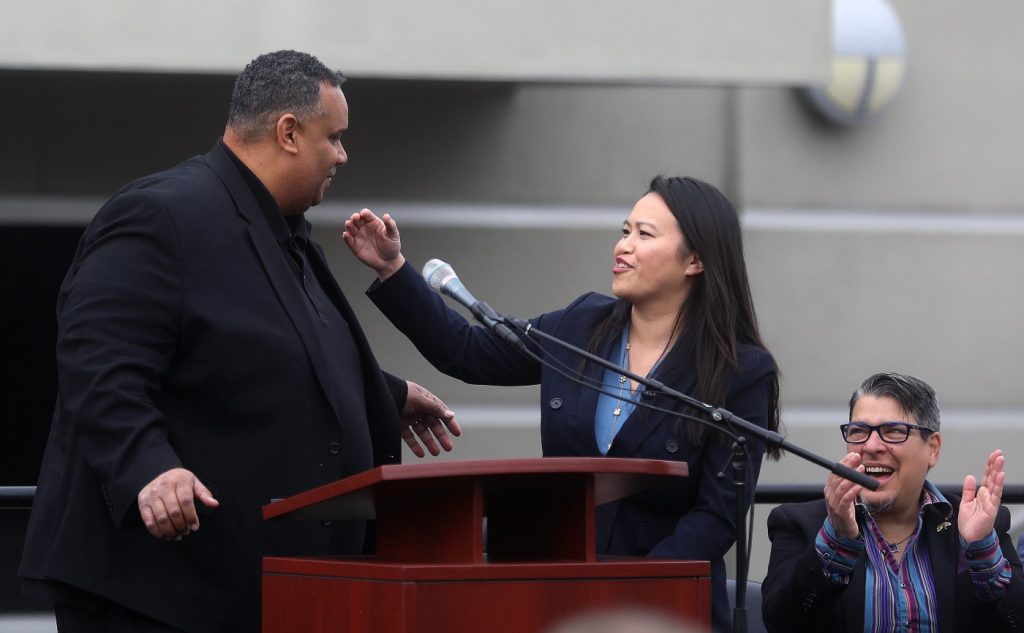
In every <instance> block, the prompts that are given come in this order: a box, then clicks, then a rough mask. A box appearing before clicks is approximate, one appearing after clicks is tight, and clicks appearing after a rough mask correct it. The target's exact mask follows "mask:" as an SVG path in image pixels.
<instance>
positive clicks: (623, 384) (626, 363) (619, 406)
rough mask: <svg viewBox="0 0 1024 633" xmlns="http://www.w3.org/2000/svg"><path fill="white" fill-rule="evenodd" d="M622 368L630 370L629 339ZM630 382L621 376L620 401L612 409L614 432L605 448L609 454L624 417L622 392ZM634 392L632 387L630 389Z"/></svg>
mask: <svg viewBox="0 0 1024 633" xmlns="http://www.w3.org/2000/svg"><path fill="white" fill-rule="evenodd" d="M622 366H623V367H624V368H625V369H627V370H628V369H629V339H626V349H625V350H623V352H622ZM627 380H629V379H628V378H627V377H626V375H625V374H619V401H618V404H617V405H615V408H614V409H612V432H611V435H610V436H609V437H608V446H607V448H605V452H606V453H607V452H608V451H610V450H611V449H612V442H614V441H615V431H616V430H617V429H618V428H619V416H620V415H622V392H623V390H624V389H625V388H626V381H627ZM630 391H632V386H631V387H630Z"/></svg>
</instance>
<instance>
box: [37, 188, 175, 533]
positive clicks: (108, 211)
mask: <svg viewBox="0 0 1024 633" xmlns="http://www.w3.org/2000/svg"><path fill="white" fill-rule="evenodd" d="M178 252H179V251H178V245H177V240H176V236H175V232H174V227H173V225H172V223H171V220H170V218H169V215H168V214H167V212H166V210H164V209H163V208H162V207H161V205H160V204H159V203H158V202H156V201H155V200H153V199H152V197H151V196H145V195H143V194H140V193H128V194H120V195H119V196H117V197H115V198H114V199H112V200H111V201H110V202H108V203H107V205H105V206H104V208H103V209H101V210H100V212H99V213H98V214H97V216H96V218H95V219H94V220H93V222H92V223H91V224H90V227H89V228H88V229H87V231H86V233H85V236H84V237H83V238H82V241H81V243H80V245H79V250H78V253H77V255H76V258H75V262H74V264H73V267H72V269H71V270H70V271H69V273H68V276H67V278H66V279H65V281H64V285H63V287H62V288H61V295H60V297H59V299H58V311H57V312H58V314H57V319H58V337H57V371H58V379H59V385H60V398H59V404H58V406H61V407H63V408H64V409H66V413H67V414H69V417H70V419H71V420H72V422H71V434H72V441H73V442H75V443H76V444H77V447H78V449H79V450H80V451H81V453H82V455H83V457H84V458H85V460H86V462H87V463H88V464H89V465H90V467H91V468H92V469H93V471H94V472H95V473H96V476H97V478H98V480H99V482H100V486H101V489H102V491H103V493H104V495H105V496H106V497H107V499H108V501H109V503H108V507H109V508H110V512H111V518H112V520H113V521H114V523H115V524H120V523H121V521H122V520H123V519H124V518H125V516H126V514H127V513H128V512H129V510H131V509H133V508H134V506H135V504H136V500H137V496H138V493H139V491H140V490H141V489H142V487H143V486H145V485H146V484H147V483H149V482H150V481H152V480H153V479H154V478H155V477H156V476H157V475H159V474H160V473H162V472H164V471H167V470H169V469H171V468H176V467H179V466H181V465H182V464H181V462H180V460H179V458H178V456H177V455H176V454H175V451H174V449H173V448H172V447H171V444H170V442H169V440H168V432H167V428H166V424H165V419H164V416H163V414H162V413H161V412H160V410H159V408H158V405H157V402H158V399H159V394H160V384H161V376H162V375H163V374H164V372H165V371H166V369H167V368H168V366H169V365H170V363H171V362H172V359H173V357H174V352H175V346H176V341H177V321H178V319H177V317H178V313H179V310H180V296H181V287H180V281H179V276H180V275H179V262H178Z"/></svg>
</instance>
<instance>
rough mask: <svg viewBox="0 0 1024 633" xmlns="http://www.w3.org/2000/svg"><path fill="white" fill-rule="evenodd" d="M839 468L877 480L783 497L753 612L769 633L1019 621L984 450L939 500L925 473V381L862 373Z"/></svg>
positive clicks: (1011, 562)
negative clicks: (873, 485) (958, 489)
mask: <svg viewBox="0 0 1024 633" xmlns="http://www.w3.org/2000/svg"><path fill="white" fill-rule="evenodd" d="M839 428H840V431H841V432H842V436H843V439H844V440H845V441H846V447H847V450H848V453H847V455H846V457H844V458H843V459H842V460H841V463H842V464H845V465H847V466H849V467H850V468H854V469H857V470H859V471H860V472H863V473H866V474H867V475H868V476H870V477H873V478H875V479H877V480H878V489H877V490H874V491H871V490H867V489H864V488H863V487H861V486H858V485H856V484H854V483H852V482H850V481H848V480H846V479H843V478H840V477H838V476H836V475H830V476H829V477H828V480H827V481H826V483H825V489H824V499H821V500H818V501H812V502H808V503H791V504H783V505H781V506H779V507H777V508H775V510H773V511H772V513H771V515H770V516H769V517H768V536H769V538H770V539H771V541H772V551H771V559H770V561H769V564H768V574H767V576H766V577H765V580H764V583H763V585H762V609H763V613H762V615H763V617H764V621H765V624H766V626H767V628H768V630H769V631H829V632H833V631H850V632H853V631H856V632H857V633H864V632H867V633H874V632H881V631H887V632H892V631H929V632H934V631H943V632H946V631H955V632H957V633H960V632H964V631H985V632H986V633H987V632H992V631H1011V630H1018V628H1019V627H1024V583H1022V580H1021V563H1020V559H1019V558H1018V556H1017V552H1016V550H1015V549H1014V547H1013V542H1012V540H1011V538H1010V536H1009V534H1008V533H1007V532H1008V530H1009V528H1010V513H1009V511H1008V510H1007V509H1006V508H1005V507H1003V506H1001V505H1000V498H1001V496H1002V491H1003V480H1004V477H1005V475H1004V473H1003V465H1004V462H1005V459H1004V457H1003V453H1002V451H1000V450H996V451H993V452H992V453H991V454H990V455H989V457H988V461H987V463H986V464H985V471H984V474H983V475H982V478H981V481H980V482H978V481H977V480H976V479H975V478H974V476H973V475H967V476H966V477H965V478H964V485H963V495H962V496H961V497H957V496H955V495H949V497H948V498H947V497H946V496H944V495H943V494H942V493H941V492H939V490H938V488H936V487H935V486H934V485H933V484H932V483H931V482H929V481H928V480H927V479H926V477H927V475H928V471H929V470H930V469H931V468H932V467H933V466H935V464H936V463H937V462H938V460H939V454H940V452H941V448H942V435H941V434H940V433H939V403H938V401H937V399H936V397H935V391H934V390H933V389H932V388H931V387H930V386H928V385H927V384H926V383H925V382H924V381H922V380H919V379H917V378H914V377H912V376H904V375H901V374H896V373H881V374H875V375H874V376H871V377H870V378H868V379H867V380H865V381H864V382H863V383H861V385H860V388H858V389H857V391H855V392H854V393H853V396H852V397H851V398H850V421H849V423H848V424H843V425H841V426H840V427H839Z"/></svg>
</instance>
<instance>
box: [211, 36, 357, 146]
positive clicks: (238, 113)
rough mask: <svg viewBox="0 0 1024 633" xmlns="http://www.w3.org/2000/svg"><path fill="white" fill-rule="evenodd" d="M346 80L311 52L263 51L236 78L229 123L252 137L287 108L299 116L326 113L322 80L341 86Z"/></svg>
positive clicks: (248, 138) (243, 135)
mask: <svg viewBox="0 0 1024 633" xmlns="http://www.w3.org/2000/svg"><path fill="white" fill-rule="evenodd" d="M344 82H345V77H344V76H342V74H341V73H340V72H337V71H334V70H331V69H330V68H328V67H327V66H325V65H324V64H323V63H321V62H320V60H319V59H317V58H316V57H313V56H312V55H309V54H308V53H300V52H298V51H291V50H288V51H277V52H274V53H266V54H264V55H260V56H259V57H257V58H256V59H254V60H252V61H251V62H249V64H248V65H247V66H246V67H245V69H243V70H242V73H241V74H240V75H238V79H236V80H235V88H234V90H232V92H231V106H230V107H229V109H228V127H230V128H231V129H232V130H234V131H235V132H236V133H237V134H238V135H239V136H240V137H241V138H242V139H243V140H246V141H251V140H253V139H255V138H257V137H259V136H262V135H263V134H266V133H268V132H270V130H272V129H273V127H274V125H275V124H276V123H277V119H278V118H279V117H280V116H281V115H282V114H285V113H287V112H291V113H293V114H294V115H295V116H297V117H299V118H300V119H302V118H307V117H316V116H319V115H323V114H324V113H325V112H326V111H325V110H324V106H323V103H322V102H321V100H320V84H323V83H326V84H328V85H331V86H338V87H340V86H341V84H343V83H344Z"/></svg>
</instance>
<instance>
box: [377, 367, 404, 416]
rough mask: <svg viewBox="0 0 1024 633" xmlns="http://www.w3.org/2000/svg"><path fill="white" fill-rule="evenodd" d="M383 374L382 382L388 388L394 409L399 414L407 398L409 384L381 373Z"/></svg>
mask: <svg viewBox="0 0 1024 633" xmlns="http://www.w3.org/2000/svg"><path fill="white" fill-rule="evenodd" d="M381 373H382V374H384V382H385V383H386V384H387V386H388V391H389V392H391V399H392V400H394V402H395V409H397V410H398V411H399V412H401V411H402V409H404V408H405V401H406V399H407V398H408V397H409V384H408V383H407V382H406V381H405V379H404V378H399V377H398V376H392V375H391V374H389V373H388V372H386V371H384V372H381Z"/></svg>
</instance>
